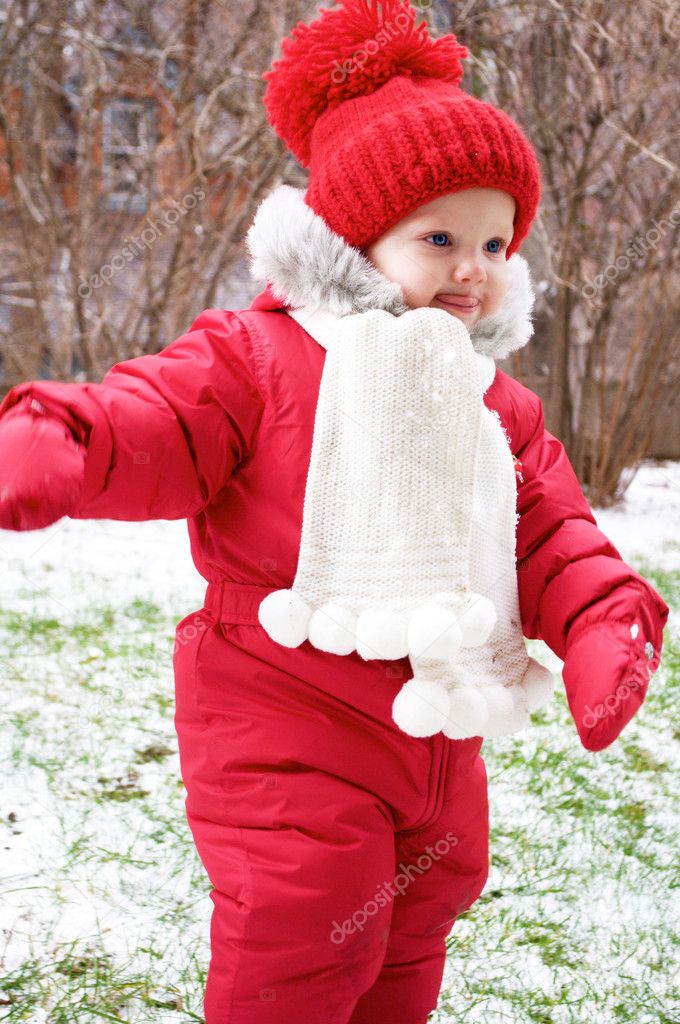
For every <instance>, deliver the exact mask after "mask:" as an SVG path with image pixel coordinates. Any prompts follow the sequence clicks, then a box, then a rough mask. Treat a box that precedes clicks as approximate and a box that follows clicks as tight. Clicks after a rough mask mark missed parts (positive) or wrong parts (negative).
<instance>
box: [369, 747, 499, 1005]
mask: <svg viewBox="0 0 680 1024" xmlns="http://www.w3.org/2000/svg"><path fill="white" fill-rule="evenodd" d="M449 742H450V743H451V747H452V750H451V753H452V755H453V754H454V753H455V750H454V749H453V748H455V745H456V744H455V741H449ZM450 767H451V769H452V770H451V771H450V772H449V775H448V787H447V801H446V803H445V805H444V807H443V808H442V811H441V814H440V816H439V818H438V819H437V821H436V822H433V823H432V824H431V825H429V826H428V827H427V828H426V829H423V830H421V831H418V832H414V833H397V837H396V860H397V874H396V875H395V885H397V886H398V891H397V895H396V896H395V899H394V910H393V913H392V920H391V924H390V934H389V938H388V943H387V950H386V953H385V959H384V962H383V966H382V969H381V971H380V974H379V975H378V978H377V979H376V981H375V982H374V984H373V985H372V987H371V988H370V989H369V990H368V991H367V992H365V993H364V994H363V995H362V996H361V998H360V999H359V1002H358V1003H357V1005H356V1007H355V1009H354V1012H353V1014H352V1016H351V1018H350V1022H349V1024H375V1022H376V1021H390V1024H426V1021H427V1019H428V1015H429V1013H430V1012H431V1011H432V1010H434V1009H435V1008H436V1006H437V999H438V996H439V991H440V988H441V982H442V976H443V973H444V964H445V960H446V937H447V935H448V934H449V933H450V932H451V929H452V928H453V925H454V922H455V920H456V918H457V917H459V916H460V914H462V913H463V912H464V911H465V910H467V909H468V908H469V907H471V906H472V904H473V903H474V902H475V901H476V900H477V898H478V897H479V896H480V895H481V893H482V890H483V888H484V885H485V883H486V879H487V876H488V869H489V857H488V838H489V834H488V796H487V780H486V768H485V765H484V761H483V759H482V757H481V756H479V755H477V756H476V757H475V758H474V760H473V762H472V764H471V767H470V770H469V771H466V772H460V771H458V772H456V771H455V770H453V769H454V766H453V765H451V766H450ZM480 810H481V812H482V813H481V819H480ZM480 821H481V824H482V827H481V828H480Z"/></svg>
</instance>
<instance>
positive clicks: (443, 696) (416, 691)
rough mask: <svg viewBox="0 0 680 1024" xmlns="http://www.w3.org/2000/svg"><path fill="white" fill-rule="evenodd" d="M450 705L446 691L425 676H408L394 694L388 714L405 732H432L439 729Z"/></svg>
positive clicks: (418, 734)
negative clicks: (389, 713) (421, 677)
mask: <svg viewBox="0 0 680 1024" xmlns="http://www.w3.org/2000/svg"><path fill="white" fill-rule="evenodd" d="M449 708H450V697H449V694H448V692H447V691H446V690H445V689H444V687H443V686H441V685H440V684H439V683H433V682H430V681H429V680H428V679H415V678H414V679H409V681H408V682H407V683H404V685H403V686H402V688H401V690H400V691H399V693H398V694H397V696H396V697H395V698H394V701H393V704H392V718H393V719H394V721H395V723H396V725H398V726H399V728H400V729H401V731H402V732H405V733H406V734H407V735H408V736H417V737H419V738H421V737H424V736H434V734H435V733H437V732H441V730H442V727H443V726H444V724H445V723H446V721H447V716H448V714H449Z"/></svg>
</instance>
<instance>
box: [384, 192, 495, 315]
mask: <svg viewBox="0 0 680 1024" xmlns="http://www.w3.org/2000/svg"><path fill="white" fill-rule="evenodd" d="M514 215H515V200H514V199H513V198H512V196H511V195H509V194H508V193H507V192H502V191H500V189H496V188H469V189H464V190H463V191H461V192H454V193H449V194H448V195H445V196H439V198H437V199H433V200H432V202H429V203H425V204H424V205H423V206H419V207H418V208H417V209H416V210H413V211H412V212H411V213H410V214H409V215H408V216H407V217H404V218H403V219H402V220H400V221H399V222H398V223H397V224H395V225H394V226H393V227H391V228H390V229H389V231H387V232H385V234H384V235H381V237H380V238H379V239H378V240H377V241H376V242H374V243H373V244H372V245H370V246H369V247H368V248H367V249H365V250H364V255H365V256H366V257H367V258H368V259H369V260H370V261H371V263H373V264H374V265H375V266H376V267H377V268H378V270H380V271H381V273H382V274H384V275H385V277H387V278H389V279H390V280H391V281H396V282H397V283H398V284H400V285H401V287H402V290H403V292H404V298H405V301H406V304H407V305H408V306H410V307H411V309H417V308H419V307H420V306H434V307H435V308H437V309H445V310H447V312H449V313H451V314H452V315H453V316H457V317H459V318H460V320H462V322H463V323H464V324H465V326H466V327H467V328H468V330H469V329H470V328H471V327H472V326H473V325H474V324H476V323H477V321H478V320H481V318H482V317H484V316H489V315H490V314H491V313H495V312H496V311H497V310H498V309H499V307H500V305H501V303H502V302H503V299H504V298H505V295H506V292H507V290H508V263H507V260H506V258H505V253H506V249H507V248H508V246H509V245H510V242H511V241H512V234H513V227H512V220H513V217H514Z"/></svg>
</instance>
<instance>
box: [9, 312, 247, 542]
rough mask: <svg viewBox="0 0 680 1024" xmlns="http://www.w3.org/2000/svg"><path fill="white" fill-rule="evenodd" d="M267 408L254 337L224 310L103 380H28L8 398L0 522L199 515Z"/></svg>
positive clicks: (18, 525) (25, 525) (32, 524)
mask: <svg viewBox="0 0 680 1024" xmlns="http://www.w3.org/2000/svg"><path fill="white" fill-rule="evenodd" d="M263 408H264V402H263V398H262V395H261V392H260V390H259V389H258V385H257V381H256V374H255V369H254V361H253V358H252V353H251V351H250V339H249V336H248V333H247V331H246V330H245V329H244V328H243V326H242V325H241V323H240V321H239V320H238V318H237V317H236V316H235V315H234V314H233V313H230V312H229V311H225V310H206V311H205V312H203V313H202V314H201V315H200V316H199V317H198V319H197V320H196V321H195V323H194V324H193V325H192V327H191V329H190V330H189V331H188V332H187V333H186V334H184V335H182V336H181V337H180V338H178V339H177V340H175V341H174V342H172V343H171V344H170V345H168V346H167V348H165V349H164V350H163V351H162V352H160V353H158V354H157V355H152V356H140V357H138V358H136V359H129V360H127V361H125V362H122V363H117V364H116V365H115V366H113V367H112V368H111V369H110V370H109V371H108V373H107V374H106V375H105V377H104V379H103V380H102V382H101V383H99V384H90V383H87V384H61V383H58V382H55V381H29V382H27V383H25V384H19V385H17V386H16V387H14V388H12V389H11V390H10V391H9V392H8V394H7V395H6V396H5V399H4V401H3V402H2V404H1V405H0V438H1V437H2V435H3V434H4V435H5V437H6V438H7V439H8V440H9V439H10V435H11V441H12V443H11V445H10V446H9V447H7V446H5V447H4V451H5V454H4V455H3V454H2V451H0V525H2V526H4V527H5V528H10V529H35V528H37V526H42V525H46V523H45V522H44V521H41V518H42V520H44V519H45V517H46V515H47V521H48V522H53V521H54V520H55V519H57V518H60V516H61V515H70V516H71V517H72V518H74V519H124V520H130V521H136V520H143V519H183V518H187V517H188V516H193V515H196V514H198V513H199V512H200V511H202V510H203V509H204V508H205V507H206V506H207V505H208V504H209V503H210V502H211V501H212V500H213V499H214V498H215V496H216V495H217V493H218V492H219V491H220V490H221V489H222V488H223V487H224V486H225V484H226V483H227V482H228V480H229V477H230V475H231V474H232V473H233V472H234V470H235V469H236V467H237V466H238V465H239V463H240V462H242V461H243V460H244V459H245V458H246V457H247V456H248V455H249V453H250V452H251V450H252V447H253V445H254V442H255V437H256V434H257V429H258V425H259V422H260V418H261V415H262V411H263ZM21 433H23V437H24V441H23V447H22V442H21V441H20V440H19V434H21ZM31 452H32V454H31ZM37 456H39V457H37ZM79 459H80V463H79ZM80 464H82V470H81V477H82V479H81V480H80V485H78V480H77V473H78V467H79V465H80ZM50 470H51V472H50ZM62 477H64V478H67V482H68V486H66V489H65V493H64V494H63V495H62V498H61V500H55V499H56V498H57V494H56V491H58V490H59V486H60V483H61V482H63V481H62ZM22 488H23V491H22ZM27 492H29V493H28V495H27ZM41 495H42V501H41V497H40V496H41ZM27 501H28V505H27V504H26V502H27ZM41 504H42V506H43V509H42V513H41V512H40V511H39V507H40V505H41ZM52 506H54V509H53V513H54V514H53V518H49V514H47V513H46V512H45V510H46V509H47V510H49V509H51V507H52ZM31 508H32V509H33V510H34V511H35V512H36V516H34V517H33V518H32V517H31V514H30V510H31Z"/></svg>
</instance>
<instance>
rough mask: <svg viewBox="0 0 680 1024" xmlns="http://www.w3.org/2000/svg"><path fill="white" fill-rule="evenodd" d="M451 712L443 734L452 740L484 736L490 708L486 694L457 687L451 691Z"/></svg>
mask: <svg viewBox="0 0 680 1024" xmlns="http://www.w3.org/2000/svg"><path fill="white" fill-rule="evenodd" d="M449 694H450V699H451V710H450V711H449V716H448V718H447V720H446V722H445V723H444V727H443V729H442V732H443V733H444V735H445V736H448V738H449V739H450V740H465V739H469V737H470V736H483V735H484V731H483V730H484V727H485V726H486V723H487V720H488V718H489V706H488V704H487V702H486V700H485V699H484V694H483V693H482V692H481V691H480V690H477V689H475V688H474V687H472V686H456V687H454V688H453V689H452V690H449Z"/></svg>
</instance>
